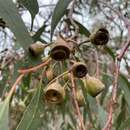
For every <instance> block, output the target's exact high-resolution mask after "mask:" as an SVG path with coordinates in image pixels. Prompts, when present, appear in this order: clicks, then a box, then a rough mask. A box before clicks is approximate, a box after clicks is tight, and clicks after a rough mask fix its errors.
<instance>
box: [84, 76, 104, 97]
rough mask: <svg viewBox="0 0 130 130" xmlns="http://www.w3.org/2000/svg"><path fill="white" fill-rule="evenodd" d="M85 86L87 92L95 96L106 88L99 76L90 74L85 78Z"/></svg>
mask: <svg viewBox="0 0 130 130" xmlns="http://www.w3.org/2000/svg"><path fill="white" fill-rule="evenodd" d="M85 87H86V90H87V92H88V93H89V94H90V95H91V96H93V97H95V96H97V95H98V94H99V93H100V92H102V91H103V90H104V88H105V85H104V84H103V83H102V82H101V81H100V80H99V79H97V78H95V77H91V76H88V77H87V79H86V80H85Z"/></svg>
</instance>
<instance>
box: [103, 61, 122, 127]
mask: <svg viewBox="0 0 130 130" xmlns="http://www.w3.org/2000/svg"><path fill="white" fill-rule="evenodd" d="M119 69H120V66H119V62H118V61H117V59H116V61H115V70H116V72H115V76H114V77H115V79H114V81H113V88H112V97H111V100H110V104H109V114H108V119H107V122H106V124H105V126H104V128H103V130H111V127H112V114H113V112H114V106H115V104H116V103H117V102H116V97H117V89H118V77H119Z"/></svg>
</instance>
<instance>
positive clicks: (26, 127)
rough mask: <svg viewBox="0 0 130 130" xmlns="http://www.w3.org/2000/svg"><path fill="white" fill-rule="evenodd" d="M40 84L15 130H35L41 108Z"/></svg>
mask: <svg viewBox="0 0 130 130" xmlns="http://www.w3.org/2000/svg"><path fill="white" fill-rule="evenodd" d="M41 90H42V89H41V83H40V84H39V86H38V88H37V91H36V93H35V94H34V96H33V98H32V100H31V102H30V104H29V105H28V107H27V108H26V110H25V112H24V114H23V117H22V119H21V121H20V123H19V124H18V126H17V128H16V130H36V129H37V128H38V127H39V124H40V123H41V122H40V114H41V112H40V108H41V101H42V99H41V95H42V93H41Z"/></svg>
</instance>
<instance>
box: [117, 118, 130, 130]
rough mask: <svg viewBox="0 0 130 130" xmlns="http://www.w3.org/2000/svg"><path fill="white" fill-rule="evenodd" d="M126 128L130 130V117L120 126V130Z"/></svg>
mask: <svg viewBox="0 0 130 130" xmlns="http://www.w3.org/2000/svg"><path fill="white" fill-rule="evenodd" d="M126 128H130V117H128V119H127V120H125V121H123V123H122V125H121V126H120V128H119V130H126Z"/></svg>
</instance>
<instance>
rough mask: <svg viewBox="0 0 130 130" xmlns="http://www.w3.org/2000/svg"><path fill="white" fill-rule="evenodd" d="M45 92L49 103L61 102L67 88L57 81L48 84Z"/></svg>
mask: <svg viewBox="0 0 130 130" xmlns="http://www.w3.org/2000/svg"><path fill="white" fill-rule="evenodd" d="M44 92H45V99H46V101H47V102H48V103H53V104H59V103H62V102H63V101H64V99H65V89H64V87H62V86H61V85H60V83H59V82H57V81H56V82H53V83H52V84H50V85H49V86H47V88H45V90H44Z"/></svg>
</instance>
